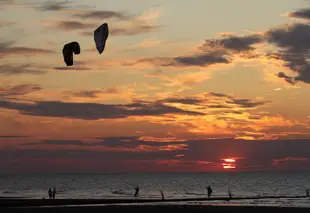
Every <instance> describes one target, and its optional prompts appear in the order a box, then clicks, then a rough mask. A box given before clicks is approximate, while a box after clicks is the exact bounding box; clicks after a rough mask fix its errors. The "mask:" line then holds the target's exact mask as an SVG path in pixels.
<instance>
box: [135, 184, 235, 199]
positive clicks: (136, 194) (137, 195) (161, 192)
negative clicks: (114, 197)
mask: <svg viewBox="0 0 310 213" xmlns="http://www.w3.org/2000/svg"><path fill="white" fill-rule="evenodd" d="M206 189H207V193H208V198H210V197H211V194H212V192H213V190H212V188H211V187H210V186H208V187H206ZM139 191H140V189H139V187H138V186H137V187H136V188H135V193H134V195H133V196H134V197H139ZM160 194H161V199H162V200H165V195H164V192H163V190H160ZM231 196H232V195H231V192H230V191H229V197H230V198H231Z"/></svg>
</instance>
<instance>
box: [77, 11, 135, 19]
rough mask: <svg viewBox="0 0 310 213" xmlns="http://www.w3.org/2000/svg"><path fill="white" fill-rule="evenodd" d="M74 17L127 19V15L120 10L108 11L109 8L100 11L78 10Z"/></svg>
mask: <svg viewBox="0 0 310 213" xmlns="http://www.w3.org/2000/svg"><path fill="white" fill-rule="evenodd" d="M73 16H74V17H78V18H82V19H99V20H101V21H102V20H105V19H111V18H116V19H129V18H131V17H129V16H128V15H126V14H125V13H122V12H116V11H110V10H100V11H85V12H79V13H76V14H74V15H73Z"/></svg>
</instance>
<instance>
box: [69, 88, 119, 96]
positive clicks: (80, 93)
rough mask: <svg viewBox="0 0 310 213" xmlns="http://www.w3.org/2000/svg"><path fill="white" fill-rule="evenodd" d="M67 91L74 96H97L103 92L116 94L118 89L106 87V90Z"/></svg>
mask: <svg viewBox="0 0 310 213" xmlns="http://www.w3.org/2000/svg"><path fill="white" fill-rule="evenodd" d="M68 93H69V94H71V95H73V96H75V97H83V98H98V97H99V96H100V95H103V94H118V93H119V91H118V90H117V89H116V88H108V89H106V90H87V91H77V92H68Z"/></svg>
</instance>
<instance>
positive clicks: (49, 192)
mask: <svg viewBox="0 0 310 213" xmlns="http://www.w3.org/2000/svg"><path fill="white" fill-rule="evenodd" d="M52 196H53V192H52V189H51V188H49V189H48V197H49V199H52Z"/></svg>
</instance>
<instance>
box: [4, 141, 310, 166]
mask: <svg viewBox="0 0 310 213" xmlns="http://www.w3.org/2000/svg"><path fill="white" fill-rule="evenodd" d="M36 144H42V145H43V146H44V145H46V146H48V145H52V146H55V145H57V146H59V148H61V146H60V145H64V146H63V148H64V149H63V150H52V151H48V150H46V149H42V146H41V149H40V150H38V149H32V147H35V146H36ZM66 145H75V146H79V147H80V150H76V149H68V148H67V147H66ZM173 145H176V146H178V145H179V146H182V145H185V146H184V147H185V148H184V149H173V148H171V149H169V148H168V149H154V151H151V152H149V151H143V150H140V151H132V150H135V149H137V148H139V149H140V148H141V147H154V148H160V147H165V146H166V147H169V146H173ZM87 146H88V147H92V146H98V149H96V151H95V150H93V151H91V150H90V149H86V148H87ZM99 146H103V147H108V148H113V149H112V150H104V149H99ZM43 148H44V147H43ZM46 148H48V147H46ZM118 149H119V151H118ZM100 150H102V151H100ZM156 150H158V151H156ZM176 157H177V159H178V160H179V161H180V162H176V163H186V162H195V161H196V162H214V163H217V164H218V167H219V168H220V165H221V164H220V163H221V162H222V161H221V159H223V158H236V159H237V160H236V166H237V168H238V169H239V170H252V169H253V168H252V165H257V169H258V170H265V171H266V170H267V171H268V170H278V169H280V170H286V171H290V170H309V168H310V167H309V161H308V159H310V144H309V142H308V140H272V141H271V140H253V141H246V140H236V139H214V140H207V139H206V140H188V141H183V142H172V141H170V142H169V141H168V142H151V141H144V140H141V139H139V138H137V137H111V138H101V141H100V142H95V143H85V142H82V141H73V140H72V141H57V140H47V141H42V142H40V143H32V144H28V146H23V149H14V148H11V149H1V150H0V160H1V162H3V161H5V162H8V161H9V160H10V159H11V160H12V159H14V160H16V159H20V161H19V163H20V164H22V165H24V164H26V163H27V160H29V159H36V162H37V163H39V162H40V160H39V159H50V160H51V161H53V160H56V159H70V160H79V161H81V162H83V161H85V162H89V161H91V162H92V163H93V162H100V166H101V167H100V168H102V166H103V167H104V168H105V165H103V164H102V162H105V161H108V162H109V164H112V165H113V167H117V165H120V164H121V162H123V161H133V160H134V161H137V162H136V163H137V164H136V166H138V165H139V162H141V163H142V162H143V161H154V162H156V161H159V160H167V161H169V160H172V159H176ZM26 159H27V160H26ZM275 162H276V163H275ZM288 162H289V163H288ZM35 165H36V164H35ZM32 166H33V164H32ZM58 166H59V165H58ZM162 166H165V164H163V165H162ZM193 166H195V164H194V163H193ZM86 167H88V165H86V166H85V165H84V164H83V165H82V166H81V165H80V164H78V165H77V169H79V171H84V170H87V169H88V168H86ZM169 167H170V169H173V168H174V165H173V164H172V165H171V164H169ZM35 168H36V169H38V167H37V166H35ZM67 169H69V168H67ZM143 169H147V168H143ZM206 169H208V167H207V168H206ZM124 170H125V168H123V167H119V170H118V171H124ZM97 171H98V170H97ZM112 171H114V170H113V169H112Z"/></svg>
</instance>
